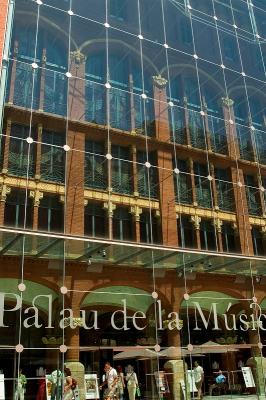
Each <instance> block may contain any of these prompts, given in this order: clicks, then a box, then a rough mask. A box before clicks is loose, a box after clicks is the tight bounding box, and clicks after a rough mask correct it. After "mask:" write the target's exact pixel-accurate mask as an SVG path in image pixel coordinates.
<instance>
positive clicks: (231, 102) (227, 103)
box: [222, 97, 234, 107]
mask: <svg viewBox="0 0 266 400" xmlns="http://www.w3.org/2000/svg"><path fill="white" fill-rule="evenodd" d="M222 104H223V105H224V106H227V107H233V105H234V100H232V99H230V98H229V97H222Z"/></svg>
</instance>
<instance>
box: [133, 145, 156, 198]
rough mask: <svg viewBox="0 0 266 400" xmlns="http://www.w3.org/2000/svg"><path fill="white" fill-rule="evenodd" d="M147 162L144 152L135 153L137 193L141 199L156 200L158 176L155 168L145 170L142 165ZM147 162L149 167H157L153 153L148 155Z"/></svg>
mask: <svg viewBox="0 0 266 400" xmlns="http://www.w3.org/2000/svg"><path fill="white" fill-rule="evenodd" d="M146 161H147V155H146V152H145V151H138V153H137V162H138V165H137V170H138V192H139V195H140V196H142V197H149V196H150V197H151V198H157V196H158V174H157V168H156V167H150V168H147V167H146V166H145V165H144V164H145V162H146ZM149 162H150V164H151V165H157V162H156V157H155V154H154V153H150V154H149Z"/></svg>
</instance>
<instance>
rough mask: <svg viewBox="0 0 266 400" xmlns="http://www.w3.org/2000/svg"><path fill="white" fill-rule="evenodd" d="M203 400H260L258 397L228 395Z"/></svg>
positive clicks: (206, 397) (208, 397)
mask: <svg viewBox="0 0 266 400" xmlns="http://www.w3.org/2000/svg"><path fill="white" fill-rule="evenodd" d="M203 399H204V400H258V396H254V395H253V396H249V395H239V394H238V395H228V394H227V395H226V396H204V397H203ZM195 400H196V399H195Z"/></svg>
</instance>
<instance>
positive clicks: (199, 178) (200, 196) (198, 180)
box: [194, 163, 212, 208]
mask: <svg viewBox="0 0 266 400" xmlns="http://www.w3.org/2000/svg"><path fill="white" fill-rule="evenodd" d="M194 174H195V187H196V199H197V203H198V204H199V205H200V206H201V207H206V208H211V207H212V197H211V186H210V181H209V180H208V179H207V176H208V175H209V173H208V169H207V166H206V165H203V164H199V163H194Z"/></svg>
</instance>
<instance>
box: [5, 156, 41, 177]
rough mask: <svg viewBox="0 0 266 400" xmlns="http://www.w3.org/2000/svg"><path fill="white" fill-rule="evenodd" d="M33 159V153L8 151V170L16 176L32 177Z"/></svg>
mask: <svg viewBox="0 0 266 400" xmlns="http://www.w3.org/2000/svg"><path fill="white" fill-rule="evenodd" d="M34 171H35V161H34V158H33V155H30V156H29V157H28V154H26V153H17V152H13V151H10V152H9V156H8V172H9V173H10V174H12V175H16V176H27V174H28V176H29V177H33V175H34Z"/></svg>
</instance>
